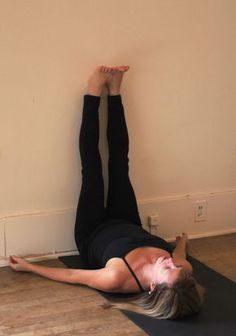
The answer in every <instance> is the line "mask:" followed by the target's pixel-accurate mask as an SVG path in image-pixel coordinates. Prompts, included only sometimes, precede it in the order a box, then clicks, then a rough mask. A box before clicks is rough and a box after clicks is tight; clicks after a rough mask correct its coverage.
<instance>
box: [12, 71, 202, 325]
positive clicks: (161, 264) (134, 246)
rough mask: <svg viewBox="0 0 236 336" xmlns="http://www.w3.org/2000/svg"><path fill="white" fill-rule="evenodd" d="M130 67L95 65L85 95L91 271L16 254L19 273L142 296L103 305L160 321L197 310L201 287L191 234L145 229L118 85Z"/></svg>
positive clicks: (84, 196)
mask: <svg viewBox="0 0 236 336" xmlns="http://www.w3.org/2000/svg"><path fill="white" fill-rule="evenodd" d="M128 69H129V67H128V66H120V67H104V66H99V67H97V68H96V69H95V71H94V72H93V74H92V75H91V77H90V78H89V81H88V91H87V94H86V95H85V96H84V107H83V116H82V124H81V129H80V138H79V148H80V156H81V164H82V187H81V192H80V197H79V203H78V207H77V216H76V224H75V230H74V233H75V241H76V244H77V247H78V250H79V252H80V255H81V256H82V258H83V260H84V262H85V263H86V264H87V265H88V269H87V270H82V269H64V268H54V267H44V266H40V265H36V264H32V263H29V262H27V261H26V260H24V259H23V258H20V257H17V256H11V257H10V264H9V265H10V266H11V267H12V269H14V270H15V271H27V272H33V273H36V274H39V275H41V276H44V277H47V278H49V279H52V280H56V281H62V282H68V283H73V284H75V283H76V284H83V285H87V286H90V287H92V288H96V289H99V290H102V291H104V292H110V293H137V295H134V296H131V297H129V298H122V299H121V298H120V299H118V298H117V299H113V300H112V301H111V302H110V303H108V304H105V305H104V307H106V308H108V307H115V308H120V309H126V310H131V311H135V312H138V313H142V314H146V315H149V316H153V317H155V318H159V319H163V318H168V319H176V318H180V317H183V316H185V315H189V314H192V313H196V312H198V311H199V310H200V308H201V305H202V301H203V288H202V287H201V286H200V285H199V284H198V283H197V282H196V280H195V279H194V277H193V276H192V266H191V264H190V263H189V262H188V261H187V260H186V243H187V235H186V234H183V235H182V236H181V237H180V236H179V237H177V238H176V247H175V248H173V247H172V245H170V244H168V243H167V242H166V241H165V240H164V239H162V238H160V237H157V236H154V235H152V234H150V233H149V232H147V231H146V230H144V229H143V228H142V224H141V221H140V217H139V213H138V207H137V201H136V197H135V193H134V190H133V187H132V185H131V182H130V179H129V164H128V162H129V159H128V151H129V138H128V129H127V125H126V120H125V114H124V107H123V104H122V99H121V95H120V87H121V82H122V78H123V75H124V73H125V72H126V71H127V70H128ZM104 87H107V89H108V128H107V139H108V145H109V162H108V169H109V190H108V196H107V205H106V207H105V206H104V184H103V177H102V165H101V158H100V153H99V149H98V141H99V118H98V108H99V103H100V97H101V94H102V92H103V89H104Z"/></svg>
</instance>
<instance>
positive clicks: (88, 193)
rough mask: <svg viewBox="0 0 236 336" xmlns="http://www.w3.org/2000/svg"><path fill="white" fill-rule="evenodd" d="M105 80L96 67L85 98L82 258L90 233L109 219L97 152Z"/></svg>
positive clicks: (78, 227)
mask: <svg viewBox="0 0 236 336" xmlns="http://www.w3.org/2000/svg"><path fill="white" fill-rule="evenodd" d="M106 78H107V75H105V73H104V72H103V71H102V69H101V67H99V68H97V69H96V71H95V72H94V74H93V75H92V77H91V78H90V80H89V87H88V94H87V95H85V96H84V107H83V116H82V123H81V129H80V137H79V149H80V156H81V165H82V186H81V192H80V197H79V203H78V207H77V214H76V223H75V230H74V233H75V241H76V244H77V247H78V249H79V251H80V252H81V254H82V255H83V251H86V247H87V241H88V238H89V236H90V234H91V233H92V232H93V231H94V230H95V229H96V228H97V227H98V226H99V225H100V224H101V223H102V222H103V221H104V220H105V219H106V209H105V207H104V185H103V176H102V164H101V157H100V153H99V149H98V141H99V118H98V108H99V103H100V95H101V92H102V87H103V86H104V84H105V80H106ZM91 83H92V84H91Z"/></svg>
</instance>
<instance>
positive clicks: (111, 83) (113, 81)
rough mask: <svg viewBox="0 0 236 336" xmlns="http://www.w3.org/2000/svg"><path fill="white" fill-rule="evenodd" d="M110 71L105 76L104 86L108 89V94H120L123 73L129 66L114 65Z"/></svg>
mask: <svg viewBox="0 0 236 336" xmlns="http://www.w3.org/2000/svg"><path fill="white" fill-rule="evenodd" d="M111 68H112V71H111V72H110V76H109V77H108V78H107V81H106V86H107V89H108V94H109V95H110V96H116V95H119V94H120V87H121V82H122V79H123V75H124V73H125V72H126V71H128V70H129V68H130V67H129V66H125V65H123V66H114V67H111Z"/></svg>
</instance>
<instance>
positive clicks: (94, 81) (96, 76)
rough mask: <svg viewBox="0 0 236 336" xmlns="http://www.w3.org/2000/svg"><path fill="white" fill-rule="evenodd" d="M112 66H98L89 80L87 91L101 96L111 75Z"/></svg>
mask: <svg viewBox="0 0 236 336" xmlns="http://www.w3.org/2000/svg"><path fill="white" fill-rule="evenodd" d="M112 71H113V69H112V67H106V66H103V65H102V66H97V67H96V69H95V70H94V72H93V73H92V75H91V76H90V77H89V80H88V89H87V92H88V94H89V95H92V96H98V97H99V96H101V94H102V90H103V88H104V87H105V84H106V82H107V80H109V78H110V77H111V73H112Z"/></svg>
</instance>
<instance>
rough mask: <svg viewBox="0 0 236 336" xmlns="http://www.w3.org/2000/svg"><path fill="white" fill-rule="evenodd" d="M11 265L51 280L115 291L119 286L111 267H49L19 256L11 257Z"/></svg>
mask: <svg viewBox="0 0 236 336" xmlns="http://www.w3.org/2000/svg"><path fill="white" fill-rule="evenodd" d="M9 266H10V267H11V268H12V269H14V270H15V271H23V272H32V273H35V274H38V275H41V276H43V277H46V278H48V279H51V280H55V281H61V282H66V283H71V284H81V285H86V286H89V287H92V288H96V289H99V290H102V291H107V292H113V291H116V288H117V277H116V274H115V273H114V272H113V271H111V270H110V269H109V268H101V269H97V270H84V269H70V268H58V267H48V266H41V265H36V264H33V263H29V262H27V261H26V260H24V259H23V258H20V257H17V256H11V257H10V263H9Z"/></svg>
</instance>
